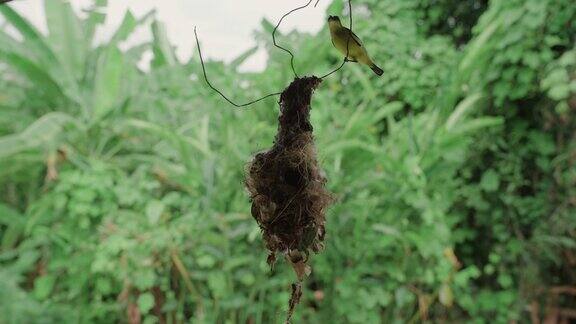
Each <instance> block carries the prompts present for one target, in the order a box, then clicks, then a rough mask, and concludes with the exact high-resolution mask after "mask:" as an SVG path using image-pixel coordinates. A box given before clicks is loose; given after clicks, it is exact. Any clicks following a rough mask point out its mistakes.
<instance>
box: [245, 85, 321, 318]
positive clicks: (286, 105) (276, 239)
mask: <svg viewBox="0 0 576 324" xmlns="http://www.w3.org/2000/svg"><path fill="white" fill-rule="evenodd" d="M321 81H322V80H321V79H319V78H317V77H314V76H313V77H306V78H297V79H295V80H294V81H293V82H292V83H291V84H290V85H289V86H288V88H286V89H285V90H284V92H282V95H281V97H280V117H279V118H278V122H279V126H278V134H277V135H276V138H275V141H274V146H272V148H271V149H270V150H268V151H265V152H261V153H258V154H257V155H256V156H255V157H254V160H253V161H252V162H251V163H250V164H249V165H248V170H247V173H248V174H247V179H246V187H247V188H248V191H249V193H250V198H251V200H252V216H253V217H254V218H255V219H256V221H257V222H258V224H259V225H260V228H261V229H262V233H263V238H264V241H265V243H266V248H267V249H268V251H269V253H270V254H269V256H268V264H270V265H271V266H272V265H273V264H274V262H275V260H276V254H277V253H281V254H283V255H284V256H285V257H286V259H287V260H288V261H289V262H290V264H291V265H292V267H293V268H294V271H295V272H296V275H297V277H298V283H296V284H294V285H293V286H292V297H291V299H290V304H289V314H288V320H289V319H290V316H291V314H292V312H293V310H294V307H295V305H296V304H297V303H298V301H299V299H300V296H301V294H302V291H301V285H300V282H301V281H302V280H303V278H304V277H305V276H306V275H307V274H308V272H309V271H310V270H309V267H308V265H307V262H308V255H309V253H310V250H311V251H313V252H319V251H320V250H321V249H322V248H323V243H322V242H323V240H324V234H325V230H324V223H325V217H324V213H325V210H326V208H327V207H328V205H329V204H330V203H331V201H332V198H331V195H330V193H329V192H328V191H326V189H325V188H324V187H325V184H326V178H325V177H324V176H323V175H322V171H321V170H320V168H319V167H318V162H317V161H316V149H315V147H314V137H313V136H312V125H311V124H310V101H311V98H312V93H313V92H314V89H316V87H317V86H318V84H320V82H321Z"/></svg>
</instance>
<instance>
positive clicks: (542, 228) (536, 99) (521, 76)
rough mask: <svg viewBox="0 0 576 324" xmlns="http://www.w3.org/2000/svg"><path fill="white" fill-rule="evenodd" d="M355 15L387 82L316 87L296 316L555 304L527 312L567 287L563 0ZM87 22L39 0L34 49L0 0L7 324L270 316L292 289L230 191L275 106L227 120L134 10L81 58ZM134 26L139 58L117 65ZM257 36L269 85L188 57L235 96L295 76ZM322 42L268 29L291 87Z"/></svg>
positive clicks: (220, 104)
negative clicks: (316, 212)
mask: <svg viewBox="0 0 576 324" xmlns="http://www.w3.org/2000/svg"><path fill="white" fill-rule="evenodd" d="M354 6H355V8H357V12H358V14H356V15H355V22H354V30H355V32H356V33H357V34H358V35H359V36H360V37H362V38H363V39H364V43H365V44H367V45H366V46H367V47H368V48H369V51H370V53H371V54H372V56H373V57H375V59H376V61H378V62H379V63H381V65H382V67H383V69H384V71H385V73H384V76H383V77H382V78H376V77H374V76H373V75H372V72H371V71H369V70H368V69H366V68H364V67H361V66H358V65H355V64H347V65H346V66H345V68H344V69H343V70H341V71H340V72H339V73H338V74H335V75H333V76H332V77H331V78H329V79H327V80H325V81H324V82H323V83H322V84H321V86H320V89H318V90H317V92H316V93H315V96H314V99H313V109H312V116H311V118H312V123H313V125H314V134H315V137H316V142H317V147H318V154H319V156H320V163H321V165H322V166H323V168H324V169H325V171H326V173H327V177H328V179H329V183H328V184H329V186H330V190H331V191H332V192H334V193H335V194H336V196H337V198H338V201H337V203H336V204H335V205H334V206H333V207H332V208H331V209H330V210H329V212H328V216H327V238H326V243H327V246H326V249H325V251H323V252H322V253H321V254H319V255H316V256H314V257H313V258H312V265H313V272H312V274H311V277H310V278H309V279H308V280H307V282H306V289H305V292H304V300H303V302H302V303H301V305H300V307H299V308H298V309H297V313H296V314H295V317H296V318H295V321H296V322H307V323H323V322H331V321H332V322H338V323H340V322H342V323H379V322H381V323H404V322H417V321H427V320H429V321H433V322H437V321H438V322H473V323H492V322H496V323H506V322H509V321H511V320H517V321H520V322H525V321H527V320H528V319H529V318H530V316H531V314H529V312H527V311H526V309H528V305H531V304H533V303H536V304H541V305H542V306H552V307H563V308H574V307H575V305H574V301H573V300H570V299H569V298H567V296H566V295H564V294H563V293H560V295H557V296H555V298H551V299H549V300H547V299H546V298H547V297H546V296H549V295H550V294H551V293H549V292H550V291H552V290H553V288H554V287H561V286H567V285H569V284H571V283H573V282H575V280H576V273H575V272H574V263H573V262H574V260H575V259H576V240H575V237H576V219H575V214H574V210H576V206H575V204H576V203H575V201H576V200H575V197H576V189H575V188H576V171H575V165H574V155H575V154H576V142H575V141H574V132H575V130H576V118H574V117H575V115H576V48H574V45H573V44H574V39H575V37H576V26H575V25H574V22H575V21H576V19H575V18H576V8H574V6H573V5H571V1H570V0H555V1H552V0H550V1H542V0H528V1H516V0H514V1H510V0H506V1H504V0H494V1H490V2H489V3H487V2H486V1H479V0H469V1H459V2H457V3H456V2H453V1H432V0H430V1H416V0H390V1H376V0H363V1H360V0H359V1H357V2H354ZM105 7H106V1H95V3H94V6H93V7H92V9H91V10H88V11H87V12H86V14H85V15H83V18H80V17H78V16H77V15H75V13H74V12H73V11H72V10H71V8H70V5H69V4H68V3H67V2H64V1H60V0H47V1H45V12H46V15H47V18H48V19H47V21H48V30H49V34H48V35H43V34H41V33H40V32H39V31H37V30H36V29H35V28H34V27H33V26H32V25H30V24H29V23H28V22H27V21H26V20H25V19H23V18H22V17H21V16H20V15H19V14H18V13H17V12H16V11H14V10H12V9H11V8H10V7H9V6H6V5H4V6H0V15H2V17H3V18H4V19H5V20H6V22H7V23H8V24H9V25H11V26H12V27H14V29H15V30H16V31H17V32H18V34H19V37H13V36H12V35H11V34H8V33H6V32H4V31H0V73H1V75H2V77H1V78H0V109H2V113H1V114H0V180H1V181H0V313H1V314H3V316H2V319H7V321H8V322H9V323H29V322H48V323H51V322H54V323H59V322H62V321H66V322H73V323H76V322H79V323H109V322H128V321H130V320H135V319H136V318H141V319H142V321H143V322H145V323H155V322H159V321H160V320H162V321H166V322H168V323H181V322H191V323H236V322H238V323H245V322H251V323H279V322H281V321H282V320H283V318H284V316H283V312H284V311H285V310H286V309H287V300H288V298H289V284H290V283H291V282H292V281H293V280H294V275H293V274H292V273H291V271H289V269H287V267H285V266H284V264H282V263H280V264H279V265H278V266H277V268H276V269H274V270H273V271H271V270H270V269H269V268H268V266H267V265H266V262H265V259H266V256H265V254H264V248H263V245H262V242H261V238H260V231H259V229H258V226H257V225H256V223H255V222H254V220H253V219H252V218H251V216H250V212H249V204H248V201H247V195H246V193H245V192H244V189H243V173H244V166H245V164H246V163H247V161H248V160H249V159H250V158H251V156H253V154H254V153H255V152H257V151H259V150H263V149H265V148H268V147H269V146H270V145H271V143H272V140H273V137H274V134H275V131H276V118H277V110H276V109H277V106H276V103H275V100H274V99H270V100H265V101H262V102H259V103H258V104H256V105H254V106H252V107H251V108H249V109H246V110H237V109H235V108H233V107H231V106H229V105H227V104H226V103H225V102H224V101H223V100H221V98H220V97H218V96H217V95H216V94H214V93H213V92H212V91H211V90H210V89H209V88H208V87H206V86H205V83H204V81H203V79H202V74H201V73H202V71H201V68H200V65H199V60H198V58H197V57H193V58H192V59H191V60H190V61H189V62H186V63H182V62H178V60H177V59H176V56H175V54H174V51H173V48H172V46H171V44H170V43H169V42H168V38H167V36H166V32H165V30H164V27H163V25H162V23H160V22H158V21H156V20H155V19H154V17H153V12H152V13H150V14H148V15H145V16H143V17H135V16H134V15H132V14H131V13H130V12H128V13H126V14H125V16H124V19H123V21H122V23H121V24H120V27H119V28H118V30H117V31H116V32H115V33H114V34H113V36H112V37H111V38H110V39H109V40H107V41H106V42H104V43H103V44H102V45H99V46H98V47H94V46H93V36H94V31H95V29H96V28H97V27H98V26H99V25H100V24H102V23H103V21H104V18H105V14H104V12H105V9H106V8H105ZM344 8H345V6H344V5H343V3H341V2H335V3H334V4H332V6H331V7H330V8H329V11H330V13H331V14H341V11H342V10H343V9H344ZM361 8H364V9H366V10H361ZM362 15H365V16H362ZM477 19H478V21H476V20H477ZM138 27H145V28H150V29H151V32H152V35H153V39H152V41H150V42H149V43H145V44H142V45H139V46H135V47H133V48H128V49H126V48H124V47H123V48H124V49H120V47H119V44H120V43H121V42H122V41H124V40H126V39H127V38H128V37H129V36H130V35H131V34H132V32H133V31H134V30H135V29H136V28H138ZM270 28H271V24H270V23H269V22H267V21H263V22H262V30H261V31H258V32H257V33H256V38H257V39H258V41H259V43H260V44H259V46H260V47H263V48H265V49H266V50H267V52H268V53H269V54H270V56H269V57H270V58H269V61H268V69H267V70H266V71H264V72H262V73H238V72H237V68H238V66H240V65H241V64H242V62H244V61H245V60H246V59H248V58H250V57H251V55H253V54H254V53H255V49H250V50H249V51H247V52H246V53H244V54H242V55H240V56H239V57H238V58H237V59H236V60H234V61H233V62H232V63H231V64H229V65H226V64H222V63H219V62H207V64H206V68H207V70H208V73H209V74H210V77H211V80H212V82H213V83H214V84H215V85H216V86H217V87H218V88H220V89H223V90H224V91H225V92H226V93H227V94H230V96H231V97H234V98H237V99H238V101H244V100H249V99H254V98H257V97H259V96H261V95H264V94H267V93H270V92H273V91H277V90H278V89H281V88H282V87H284V86H286V85H287V84H288V82H290V80H291V78H292V74H291V70H290V67H289V64H288V57H287V56H286V55H285V53H283V52H281V51H277V50H276V49H275V48H274V47H272V46H271V36H270ZM328 39H329V38H328V34H327V30H326V29H324V30H322V31H321V32H320V33H319V35H302V34H299V33H296V32H292V33H290V34H288V35H279V42H281V43H282V44H289V45H288V46H290V47H292V48H294V49H295V50H296V51H295V52H296V53H298V55H297V57H296V68H297V70H298V71H299V73H300V74H311V73H315V74H318V75H319V74H323V73H326V72H327V71H329V70H330V69H331V68H332V67H334V66H337V65H338V64H339V62H340V59H341V58H340V57H339V56H338V55H337V54H336V51H334V50H333V49H332V48H331V45H330V43H329V41H328ZM146 51H151V52H152V53H153V59H152V63H151V67H150V71H148V72H144V71H141V70H140V69H139V68H138V67H137V63H138V62H139V61H140V58H141V57H142V55H143V53H145V52H146ZM543 309H544V308H543ZM0 322H1V320H0Z"/></svg>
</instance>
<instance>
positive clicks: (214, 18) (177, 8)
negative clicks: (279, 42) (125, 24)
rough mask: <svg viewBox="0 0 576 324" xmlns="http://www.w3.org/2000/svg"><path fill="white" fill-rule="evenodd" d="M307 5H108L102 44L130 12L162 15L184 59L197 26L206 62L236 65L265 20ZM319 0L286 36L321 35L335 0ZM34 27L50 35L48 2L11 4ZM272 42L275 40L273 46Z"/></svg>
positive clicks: (270, 0)
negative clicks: (296, 32) (300, 33)
mask: <svg viewBox="0 0 576 324" xmlns="http://www.w3.org/2000/svg"><path fill="white" fill-rule="evenodd" d="M70 2H71V3H72V5H73V7H74V8H75V9H76V10H77V11H80V9H81V8H85V7H88V6H89V5H90V4H91V3H92V1H91V0H70ZM306 2H307V0H299V1H295V0H108V10H107V13H108V16H107V20H106V24H105V27H104V29H103V30H99V31H98V36H99V38H100V39H102V38H105V37H107V36H109V35H111V33H112V31H114V30H115V28H116V27H117V26H118V25H119V24H120V22H121V20H122V17H123V16H124V12H125V11H126V9H130V10H131V11H132V13H133V14H134V15H135V16H136V17H140V16H142V15H144V14H145V13H147V12H148V11H149V10H151V9H154V8H155V9H156V12H157V17H158V19H159V20H160V21H162V22H163V23H164V24H165V25H166V28H167V34H168V38H169V39H170V42H171V43H172V44H173V45H175V46H176V47H177V55H178V57H179V58H180V59H184V60H185V59H187V58H189V57H190V55H191V52H192V50H193V49H194V42H195V40H194V33H193V30H194V26H197V28H198V34H199V37H200V41H201V43H202V52H203V54H204V55H205V56H206V57H209V58H212V59H222V60H225V61H227V62H228V61H230V60H232V59H233V58H234V57H236V56H237V55H239V54H240V53H242V52H244V51H245V50H247V49H249V48H251V47H252V46H254V45H255V41H254V40H253V37H252V33H253V31H254V30H256V29H258V28H259V26H260V22H261V20H262V18H267V19H268V20H270V21H271V22H272V23H273V24H275V23H276V22H277V21H278V19H280V17H282V15H283V14H284V13H286V12H287V11H288V10H290V9H293V8H295V7H298V6H300V5H302V4H305V3H306ZM315 2H316V1H315V0H314V1H313V3H312V4H310V6H309V7H308V8H305V9H303V10H300V11H297V12H296V13H294V14H292V15H290V16H289V17H287V18H286V19H284V21H283V23H282V26H281V28H280V31H282V32H288V31H290V30H292V29H297V30H299V31H303V32H312V33H316V32H318V31H319V30H320V29H321V28H322V25H323V24H324V23H325V15H324V13H325V11H326V8H327V7H328V5H329V4H330V3H331V2H332V0H320V2H319V4H318V6H317V7H316V8H314V3H315ZM9 5H10V6H12V7H13V8H14V9H16V10H17V11H18V12H19V13H21V14H22V15H24V16H25V17H26V18H28V19H29V20H30V21H32V22H33V23H34V24H35V25H36V26H38V28H40V30H42V31H46V26H45V24H46V23H45V19H44V14H43V7H44V1H43V0H15V1H13V2H11V3H10V4H9ZM149 37H150V31H149V28H141V29H140V30H138V31H137V32H136V34H135V35H134V36H133V37H131V38H130V39H129V42H130V43H140V42H142V41H145V40H146V39H149ZM270 41H272V40H270ZM265 58H266V57H265V53H263V52H259V53H258V54H256V55H255V56H253V57H252V59H251V60H249V61H248V62H246V64H245V65H244V66H243V70H252V71H254V70H261V69H263V68H264V64H265Z"/></svg>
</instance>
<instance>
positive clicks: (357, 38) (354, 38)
mask: <svg viewBox="0 0 576 324" xmlns="http://www.w3.org/2000/svg"><path fill="white" fill-rule="evenodd" d="M346 30H347V31H348V32H350V33H351V34H352V40H353V41H354V42H356V44H358V46H360V47H362V46H364V45H362V41H361V40H360V38H359V37H358V36H356V34H354V32H353V31H350V29H348V28H346Z"/></svg>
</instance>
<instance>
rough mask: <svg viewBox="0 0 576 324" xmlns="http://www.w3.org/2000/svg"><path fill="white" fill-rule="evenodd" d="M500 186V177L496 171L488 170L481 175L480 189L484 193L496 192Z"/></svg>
mask: <svg viewBox="0 0 576 324" xmlns="http://www.w3.org/2000/svg"><path fill="white" fill-rule="evenodd" d="M499 186H500V176H499V175H498V173H496V171H494V170H492V169H490V170H488V171H486V172H484V174H483V175H482V179H481V180H480V187H481V188H482V189H484V191H487V192H492V191H496V190H497V189H498V187H499Z"/></svg>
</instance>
